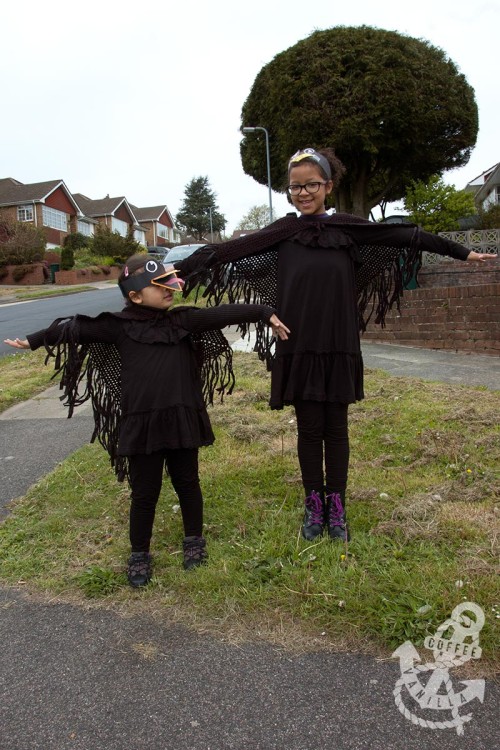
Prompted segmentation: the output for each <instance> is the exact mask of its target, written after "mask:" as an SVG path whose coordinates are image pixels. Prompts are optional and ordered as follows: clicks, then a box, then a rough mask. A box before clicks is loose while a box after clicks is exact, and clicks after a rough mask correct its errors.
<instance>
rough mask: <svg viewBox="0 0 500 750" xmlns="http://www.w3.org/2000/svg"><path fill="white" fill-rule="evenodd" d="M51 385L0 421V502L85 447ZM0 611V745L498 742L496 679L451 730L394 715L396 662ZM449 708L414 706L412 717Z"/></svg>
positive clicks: (407, 748)
mask: <svg viewBox="0 0 500 750" xmlns="http://www.w3.org/2000/svg"><path fill="white" fill-rule="evenodd" d="M244 346H247V344H244V345H243V344H240V343H238V344H236V343H235V348H240V347H244ZM363 356H364V360H365V364H366V365H367V366H368V367H382V368H383V369H386V370H387V371H389V372H392V373H393V374H396V375H411V376H416V377H425V378H429V379H431V380H443V381H445V382H452V383H460V384H463V385H469V386H470V385H482V386H485V387H487V388H495V389H498V387H499V374H500V373H499V364H500V362H499V360H498V359H497V358H492V357H477V356H473V355H471V356H469V355H455V354H449V353H444V352H432V351H428V350H420V349H419V350H417V349H413V348H410V347H397V346H394V347H393V346H388V345H379V344H373V343H370V344H364V345H363ZM59 393H60V392H59V390H58V388H57V386H56V387H53V388H51V389H49V390H48V391H46V392H45V393H44V394H41V395H40V396H38V397H37V398H34V399H31V400H30V401H28V402H26V403H25V404H20V405H18V406H15V407H13V408H12V409H9V410H8V411H6V412H4V413H3V414H2V415H0V491H1V496H0V497H1V501H0V507H1V505H2V503H3V504H5V503H7V502H8V500H9V499H11V498H12V497H15V496H17V495H22V494H24V492H25V491H26V489H27V487H28V486H29V485H30V484H32V483H33V482H35V481H36V480H37V479H38V478H39V477H40V476H42V475H44V474H45V473H47V472H48V471H50V470H51V469H52V468H53V466H55V465H56V464H57V463H58V462H59V461H61V460H63V459H64V458H65V456H66V455H68V454H69V453H71V452H72V451H73V450H75V449H76V448H77V447H79V446H80V445H82V444H83V443H85V442H88V440H89V438H90V435H91V433H92V429H93V419H92V416H91V413H90V406H89V405H84V406H83V407H80V409H79V410H78V412H77V415H76V416H75V418H74V419H71V420H67V419H66V418H65V417H66V412H65V410H64V408H63V407H62V406H61V404H60V402H59ZM40 446H43V456H42V457H40V456H39V454H40V453H41V452H42V451H41V450H39V447H40ZM54 554H57V551H55V552H54ZM0 564H1V561H0ZM195 575H196V574H195ZM143 593H145V592H138V596H137V598H138V600H139V601H140V596H141V595H142V594H143ZM146 595H147V593H146ZM0 612H1V616H0V639H1V643H2V649H1V651H0V691H1V692H0V696H1V700H0V748H1V750H104V749H105V750H146V748H147V749H148V750H226V749H227V750H274V749H276V750H284V749H285V748H286V750H403V748H404V750H422V749H423V748H425V750H463V748H474V750H493V748H496V747H498V746H499V745H500V734H499V729H498V713H499V708H500V686H499V685H498V683H495V682H492V681H487V682H486V687H485V696H484V702H483V703H481V702H480V701H479V700H478V699H474V700H473V701H471V702H470V703H468V704H467V705H465V706H464V707H462V708H461V709H460V710H459V714H460V715H467V714H470V715H471V720H470V722H468V723H466V724H465V725H464V736H463V737H460V736H458V735H457V733H456V731H455V729H453V728H448V729H441V730H439V729H431V728H428V727H423V726H419V725H418V724H417V723H415V722H412V721H411V719H410V718H405V717H404V716H403V715H402V713H401V712H400V711H399V710H398V708H397V706H396V703H395V698H394V695H393V691H394V690H395V687H396V683H397V681H398V679H399V678H400V676H401V672H400V666H399V664H398V663H397V662H396V661H380V660H376V659H374V658H371V657H368V656H362V655H359V654H331V653H326V652H321V651H318V650H316V651H314V652H313V653H309V654H301V655H295V654H292V653H288V652H285V651H283V650H279V649H277V648H274V647H272V646H270V645H268V644H262V643H258V642H253V643H245V644H243V645H238V646H235V645H231V644H229V643H227V642H224V640H223V639H217V638H215V637H211V636H206V635H201V634H199V633H196V632H193V631H191V630H189V629H188V628H186V627H183V626H180V625H178V624H175V623H173V622H171V621H170V620H169V612H168V609H166V610H165V611H163V612H159V613H158V616H157V617H156V618H152V617H150V616H145V615H144V614H128V615H127V616H126V617H125V616H123V617H122V616H120V615H119V614H117V613H116V612H113V611H112V610H111V609H109V610H108V609H105V608H104V607H99V606H92V607H91V606H89V607H86V608H84V607H81V606H77V605H71V604H68V603H63V602H60V601H58V600H57V597H56V598H54V599H49V598H48V597H43V596H42V595H36V594H32V593H30V592H29V591H28V590H25V589H24V586H23V585H22V583H21V584H20V585H19V587H18V588H17V589H8V588H6V587H0ZM318 635H319V634H318ZM421 651H422V657H421V658H422V660H425V659H426V658H428V654H429V652H427V651H425V650H424V649H421ZM452 675H453V673H452ZM416 679H418V673H416ZM452 683H453V685H452V688H453V690H454V691H455V692H454V694H455V695H457V694H458V693H460V692H461V691H462V690H463V689H464V686H463V684H461V683H460V681H459V679H458V678H455V677H454V676H453V679H452ZM409 705H411V704H409ZM444 714H446V717H445V716H444ZM449 716H450V712H443V711H433V712H430V711H427V712H426V711H422V712H421V717H420V718H423V719H426V720H428V721H434V722H435V721H440V720H443V719H444V718H447V719H449Z"/></svg>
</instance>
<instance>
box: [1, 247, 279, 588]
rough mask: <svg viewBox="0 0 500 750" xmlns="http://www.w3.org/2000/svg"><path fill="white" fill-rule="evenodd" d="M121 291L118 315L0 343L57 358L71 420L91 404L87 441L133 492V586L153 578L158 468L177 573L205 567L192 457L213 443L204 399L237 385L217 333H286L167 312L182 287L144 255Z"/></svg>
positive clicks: (254, 316)
mask: <svg viewBox="0 0 500 750" xmlns="http://www.w3.org/2000/svg"><path fill="white" fill-rule="evenodd" d="M118 283H119V286H120V289H121V291H122V294H123V296H124V297H125V300H126V304H125V308H124V309H123V310H122V311H121V312H117V313H109V312H106V313H102V314H101V315H98V316H97V317H96V318H90V317H87V316H85V315H76V316H74V317H72V318H69V319H66V320H56V321H54V323H52V325H51V326H50V327H49V328H47V329H45V330H42V331H38V332H36V333H33V334H31V335H29V336H28V337H27V339H14V340H11V339H6V342H5V343H7V344H10V345H11V346H13V347H15V348H18V349H38V348H39V347H40V346H43V345H45V346H46V348H47V349H48V351H49V353H51V354H54V355H55V356H56V368H57V369H58V371H62V378H61V387H62V388H64V395H65V397H66V399H67V402H66V403H67V405H68V406H69V409H70V411H69V416H71V414H72V412H73V408H74V407H75V406H76V405H77V404H79V403H82V402H83V401H84V400H86V399H87V398H89V397H90V398H91V400H92V406H93V411H94V419H95V430H94V434H93V436H92V440H94V439H95V438H96V437H97V438H98V439H99V441H100V442H101V444H102V445H103V446H104V447H105V448H106V449H107V450H108V452H109V455H110V458H111V463H112V465H113V466H114V467H115V471H116V473H117V475H118V479H119V480H122V479H123V478H124V477H127V478H128V480H129V483H130V486H131V490H132V492H131V507H130V542H131V545H132V553H131V556H130V559H129V562H128V569H127V575H128V580H129V582H130V584H131V585H132V586H134V587H140V586H145V585H147V584H148V583H149V581H150V578H151V574H152V558H151V554H150V542H151V536H152V531H153V522H154V517H155V509H156V504H157V502H158V497H159V494H160V490H161V486H162V478H163V469H164V465H165V467H166V469H167V471H168V473H169V475H170V478H171V481H172V485H173V487H174V490H175V491H176V493H177V495H178V497H179V503H180V506H181V513H182V519H183V523H184V533H185V539H184V542H183V552H184V568H185V569H190V568H193V567H196V566H198V565H201V564H203V563H204V562H205V561H206V559H207V552H206V542H205V539H204V538H203V497H202V493H201V489H200V482H199V476H198V449H199V447H200V446H202V445H211V444H212V443H213V441H214V435H213V432H212V428H211V426H210V420H209V418H208V414H207V410H206V406H205V399H207V400H208V401H210V402H211V401H212V399H213V395H214V392H215V391H216V390H217V391H218V392H219V393H220V394H223V393H224V392H228V393H230V392H231V390H232V386H233V383H234V376H233V372H232V366H231V349H230V347H229V344H228V343H227V341H226V339H225V338H224V336H223V335H222V333H221V331H220V330H219V329H220V328H223V327H225V326H228V325H233V324H240V325H241V324H248V323H250V322H258V321H260V322H262V321H263V322H265V323H267V324H269V325H270V326H272V329H273V332H274V334H275V335H276V336H278V337H279V338H282V339H286V338H287V333H288V329H287V328H286V326H284V325H283V324H282V323H281V321H280V320H279V319H278V318H277V317H276V315H275V314H274V312H273V310H272V308H270V307H268V306H266V305H237V304H235V305H220V306H218V307H212V308H209V309H197V308H195V307H187V306H182V307H176V308H174V309H172V310H171V309H170V308H171V306H172V302H173V292H175V291H181V290H182V288H183V285H184V282H183V281H182V279H180V278H179V277H178V276H177V274H176V271H175V269H174V268H173V266H167V267H164V266H162V265H160V264H159V263H158V262H157V261H156V260H155V259H153V258H152V257H150V256H146V255H141V254H138V255H134V256H132V257H131V258H129V259H128V260H127V262H126V264H125V267H124V269H123V271H122V273H121V275H120V279H119V282H118ZM61 362H62V365H61ZM84 377H85V378H86V380H85V382H86V388H85V392H84V393H83V394H82V395H80V394H79V393H78V386H79V384H80V382H81V381H82V380H83V379H84Z"/></svg>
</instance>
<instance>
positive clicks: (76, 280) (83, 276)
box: [55, 266, 120, 285]
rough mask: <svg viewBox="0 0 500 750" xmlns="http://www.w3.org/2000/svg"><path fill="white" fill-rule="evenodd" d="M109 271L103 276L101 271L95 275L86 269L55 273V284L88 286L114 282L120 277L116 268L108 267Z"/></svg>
mask: <svg viewBox="0 0 500 750" xmlns="http://www.w3.org/2000/svg"><path fill="white" fill-rule="evenodd" d="M109 270H110V273H109V274H105V273H104V272H103V271H100V272H99V273H95V272H94V271H91V270H90V269H88V268H77V269H72V270H71V271H56V272H55V278H56V284H65V285H66V284H90V283H91V282H92V281H110V280H116V279H117V278H118V276H119V275H120V269H119V268H118V267H117V266H110V267H109Z"/></svg>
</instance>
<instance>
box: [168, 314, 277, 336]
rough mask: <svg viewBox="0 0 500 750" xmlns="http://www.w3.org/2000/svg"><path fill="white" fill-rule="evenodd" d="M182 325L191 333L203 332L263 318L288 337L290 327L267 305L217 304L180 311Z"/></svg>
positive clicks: (253, 321)
mask: <svg viewBox="0 0 500 750" xmlns="http://www.w3.org/2000/svg"><path fill="white" fill-rule="evenodd" d="M179 316H182V323H181V324H182V325H183V326H184V327H185V329H186V330H188V331H190V332H191V333H201V332H202V331H210V330H213V329H215V328H225V327H226V326H230V325H241V324H245V323H257V322H258V321H260V320H262V321H264V323H267V324H268V325H270V326H271V327H272V329H273V333H274V335H275V336H278V338H280V339H283V340H285V339H287V338H288V334H289V333H290V330H289V328H287V326H286V325H285V324H284V323H283V322H282V321H281V320H280V319H279V318H278V316H277V315H276V313H275V312H274V310H273V309H272V307H268V306H267V305H217V306H215V307H207V308H203V309H199V310H198V309H195V308H191V309H186V310H182V311H179Z"/></svg>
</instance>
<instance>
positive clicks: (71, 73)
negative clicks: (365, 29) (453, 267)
mask: <svg viewBox="0 0 500 750" xmlns="http://www.w3.org/2000/svg"><path fill="white" fill-rule="evenodd" d="M363 24H366V25H370V26H376V27H378V28H384V29H390V30H395V31H400V32H403V33H406V34H409V35H411V36H414V37H418V38H422V39H425V40H428V41H429V42H431V43H432V44H433V45H435V46H437V47H441V48H442V49H443V50H444V51H445V52H446V53H447V54H448V55H449V57H450V58H451V59H452V60H453V61H454V62H455V63H456V64H457V66H458V67H459V69H460V71H461V72H462V73H463V74H464V75H465V76H466V78H467V80H468V82H469V83H470V84H471V85H472V86H473V88H474V89H475V92H476V99H477V103H478V107H479V124H480V130H479V137H478V141H477V145H476V148H475V149H474V151H473V153H472V157H471V159H470V161H469V163H468V165H467V166H465V167H462V168H461V169H459V170H455V171H454V172H451V173H448V175H447V176H446V181H447V182H450V183H452V184H454V185H456V187H457V188H462V187H464V186H465V184H466V183H467V182H468V181H469V180H471V179H472V178H473V177H475V176H476V175H477V174H479V173H481V172H482V171H484V170H485V169H487V168H488V167H490V166H492V165H493V164H495V163H496V162H498V161H499V160H500V140H499V136H498V133H499V121H500V102H499V100H500V97H499V94H498V61H497V57H498V55H497V51H498V50H497V45H498V30H499V29H500V3H499V2H498V0H484V1H482V0H476V2H470V1H469V0H419V1H418V2H411V3H403V2H401V0H397V1H396V2H392V1H387V2H384V0H380V1H379V2H374V0H355V1H354V2H346V3H343V4H342V3H334V2H330V3H328V2H326V1H325V0H321V1H318V0H316V2H314V3H311V2H307V3H306V2H304V0H251V1H250V0H248V1H247V2H242V1H241V0H210V2H205V0H179V1H177V0H175V1H174V0H172V1H171V2H168V1H167V0H161V2H160V1H159V0H141V1H140V2H137V1H134V2H130V1H129V0H121V2H118V1H117V0H99V1H97V0H87V2H85V3H80V2H79V3H71V2H68V0H64V2H63V1H62V0H45V1H44V2H43V3H41V2H39V0H24V1H23V2H22V3H20V4H17V3H16V4H15V3H12V2H10V3H8V4H7V3H4V4H3V7H2V11H1V21H0V30H1V41H0V70H1V74H0V75H1V86H0V95H1V102H2V115H1V117H0V143H1V149H2V153H1V169H0V177H14V178H16V179H18V180H20V181H21V182H25V183H28V182H40V181H43V180H51V179H63V180H64V181H65V183H66V185H67V186H68V188H69V189H70V190H71V192H74V193H76V192H81V193H84V194H85V195H87V196H89V197H90V198H102V197H104V196H105V195H106V194H108V193H109V194H110V195H111V196H120V195H125V196H126V198H127V199H128V200H129V201H130V202H131V203H133V204H135V205H138V206H151V205H161V204H166V205H167V206H168V207H169V209H170V211H171V213H172V214H173V215H174V216H175V214H176V213H177V211H178V210H179V208H180V207H181V203H182V200H183V197H184V189H185V186H186V185H187V184H188V183H189V182H190V181H191V179H192V178H193V177H197V176H200V175H203V176H204V175H206V176H208V178H209V181H210V185H211V187H212V189H213V190H214V191H215V193H216V194H217V203H218V206H219V209H220V211H221V212H222V213H223V214H224V215H225V216H226V219H227V221H228V225H227V228H226V231H227V232H228V233H231V232H232V231H233V229H234V228H235V226H236V225H237V224H238V222H239V221H240V220H241V218H242V217H243V216H244V215H245V214H246V213H247V212H248V211H249V209H250V208H251V207H252V206H254V205H262V204H266V205H267V203H268V191H267V187H265V186H261V185H259V184H258V183H256V182H255V181H254V180H253V179H252V178H251V177H248V176H247V175H245V174H244V172H243V169H242V167H241V161H240V155H239V142H240V140H241V134H240V132H239V127H240V113H241V107H242V104H243V102H244V101H245V99H246V97H247V96H248V93H249V91H250V88H251V86H252V84H253V81H254V80H255V77H256V76H257V74H258V72H259V71H260V69H261V68H262V67H263V65H265V64H266V63H268V62H269V61H270V60H272V58H273V57H275V56H276V55H277V54H278V53H279V52H282V51H283V50H285V49H287V48H289V47H291V46H292V45H294V44H295V43H296V42H298V41H299V40H300V39H304V38H305V37H307V36H309V34H310V33H311V32H313V31H315V30H317V29H328V28H331V27H333V26H338V25H346V26H360V25H363ZM245 124H246V125H258V124H259V123H245ZM270 137H271V138H272V134H270ZM305 145H308V144H306V143H304V146H305ZM263 147H264V146H263ZM273 203H274V207H275V209H276V211H277V214H278V215H279V216H282V215H284V214H285V213H286V212H287V210H290V208H289V206H288V204H287V202H286V199H285V198H284V197H283V196H280V195H279V194H277V193H273Z"/></svg>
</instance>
